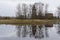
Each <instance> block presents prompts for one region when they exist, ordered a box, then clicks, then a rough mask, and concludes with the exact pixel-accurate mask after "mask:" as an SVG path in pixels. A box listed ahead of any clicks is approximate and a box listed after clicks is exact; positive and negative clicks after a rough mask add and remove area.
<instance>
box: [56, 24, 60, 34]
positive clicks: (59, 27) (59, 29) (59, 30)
mask: <svg viewBox="0 0 60 40" xmlns="http://www.w3.org/2000/svg"><path fill="white" fill-rule="evenodd" d="M57 29H58V32H57V33H58V34H59V35H60V24H58V28H57Z"/></svg>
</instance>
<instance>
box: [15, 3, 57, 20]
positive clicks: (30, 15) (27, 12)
mask: <svg viewBox="0 0 60 40" xmlns="http://www.w3.org/2000/svg"><path fill="white" fill-rule="evenodd" d="M43 7H44V4H43V3H34V4H32V5H31V4H29V5H27V4H22V5H20V4H18V6H17V13H16V18H17V19H56V18H57V17H53V13H52V14H48V15H49V16H46V13H47V12H45V16H44V14H43V10H44V9H43ZM46 9H47V8H46ZM45 11H47V10H45ZM50 15H52V16H50Z"/></svg>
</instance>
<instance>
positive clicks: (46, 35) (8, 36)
mask: <svg viewBox="0 0 60 40" xmlns="http://www.w3.org/2000/svg"><path fill="white" fill-rule="evenodd" d="M0 40H60V24H49V25H46V24H45V25H10V24H8V25H7V24H0Z"/></svg>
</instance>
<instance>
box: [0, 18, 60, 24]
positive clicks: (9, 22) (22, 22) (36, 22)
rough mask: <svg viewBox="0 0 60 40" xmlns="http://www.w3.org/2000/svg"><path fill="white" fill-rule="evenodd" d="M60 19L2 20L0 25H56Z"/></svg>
mask: <svg viewBox="0 0 60 40" xmlns="http://www.w3.org/2000/svg"><path fill="white" fill-rule="evenodd" d="M59 22H60V19H50V20H49V19H0V24H54V23H59Z"/></svg>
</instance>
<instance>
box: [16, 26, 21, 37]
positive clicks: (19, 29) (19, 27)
mask: <svg viewBox="0 0 60 40" xmlns="http://www.w3.org/2000/svg"><path fill="white" fill-rule="evenodd" d="M21 27H22V26H19V25H18V26H16V29H17V36H18V37H20V31H21Z"/></svg>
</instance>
